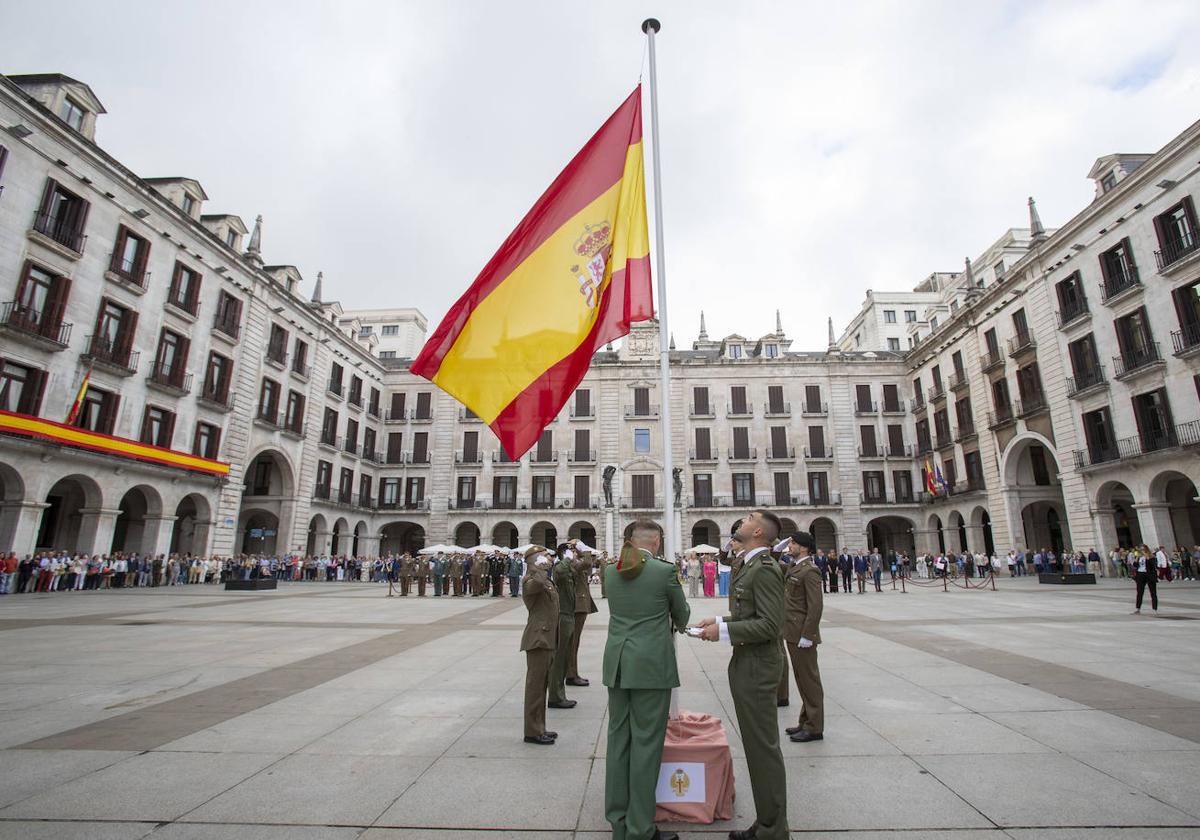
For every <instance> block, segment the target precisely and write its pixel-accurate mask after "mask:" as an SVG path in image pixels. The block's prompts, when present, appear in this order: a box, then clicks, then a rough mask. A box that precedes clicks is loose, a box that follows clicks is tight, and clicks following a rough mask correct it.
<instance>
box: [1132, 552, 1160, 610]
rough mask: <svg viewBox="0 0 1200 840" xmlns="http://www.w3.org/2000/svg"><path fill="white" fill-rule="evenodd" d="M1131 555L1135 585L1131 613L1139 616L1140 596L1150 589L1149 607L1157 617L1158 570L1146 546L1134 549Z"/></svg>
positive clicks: (1140, 607)
mask: <svg viewBox="0 0 1200 840" xmlns="http://www.w3.org/2000/svg"><path fill="white" fill-rule="evenodd" d="M1131 553H1132V554H1133V564H1132V567H1133V578H1134V581H1136V583H1137V599H1136V600H1135V601H1134V607H1133V613H1134V615H1139V614H1140V613H1141V612H1142V596H1143V595H1144V594H1145V592H1146V587H1150V606H1151V608H1152V609H1153V610H1154V613H1155V615H1157V614H1158V570H1157V569H1156V568H1155V559H1154V558H1153V557H1151V556H1150V549H1149V548H1147V547H1146V546H1142V547H1141V548H1140V549H1134V550H1133V552H1131Z"/></svg>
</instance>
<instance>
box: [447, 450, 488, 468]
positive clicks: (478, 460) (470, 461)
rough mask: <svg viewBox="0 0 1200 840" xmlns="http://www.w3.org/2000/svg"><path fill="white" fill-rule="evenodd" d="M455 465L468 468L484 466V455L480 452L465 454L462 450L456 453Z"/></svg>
mask: <svg viewBox="0 0 1200 840" xmlns="http://www.w3.org/2000/svg"><path fill="white" fill-rule="evenodd" d="M454 463H456V464H459V465H466V466H471V465H477V464H482V463H483V453H482V452H479V451H478V450H477V451H475V452H464V451H463V450H461V449H460V450H458V451H457V452H455V453H454Z"/></svg>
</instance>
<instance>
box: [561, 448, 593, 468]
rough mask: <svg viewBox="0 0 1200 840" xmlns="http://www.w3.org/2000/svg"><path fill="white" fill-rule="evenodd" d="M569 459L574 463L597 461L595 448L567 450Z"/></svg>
mask: <svg viewBox="0 0 1200 840" xmlns="http://www.w3.org/2000/svg"><path fill="white" fill-rule="evenodd" d="M567 460H568V462H569V463H572V464H594V463H596V450H595V449H571V450H568V451H567Z"/></svg>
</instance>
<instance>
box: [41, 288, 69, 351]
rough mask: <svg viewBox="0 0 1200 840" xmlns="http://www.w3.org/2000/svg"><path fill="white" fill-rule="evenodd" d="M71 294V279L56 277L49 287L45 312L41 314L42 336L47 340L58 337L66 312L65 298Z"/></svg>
mask: <svg viewBox="0 0 1200 840" xmlns="http://www.w3.org/2000/svg"><path fill="white" fill-rule="evenodd" d="M70 294H71V278H70V277H63V276H62V275H58V276H56V277H55V278H54V283H53V284H52V285H51V287H50V297H49V300H47V301H46V311H45V312H44V313H42V324H41V326H42V334H43V335H45V336H47V337H49V338H56V337H57V336H58V330H59V327H60V326H61V325H62V320H63V316H64V315H65V314H66V312H67V297H68V296H69V295H70Z"/></svg>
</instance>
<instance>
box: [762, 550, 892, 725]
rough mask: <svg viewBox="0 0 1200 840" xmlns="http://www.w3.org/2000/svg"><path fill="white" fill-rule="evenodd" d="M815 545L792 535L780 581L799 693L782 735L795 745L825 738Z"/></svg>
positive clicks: (786, 635)
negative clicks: (793, 720) (794, 715)
mask: <svg viewBox="0 0 1200 840" xmlns="http://www.w3.org/2000/svg"><path fill="white" fill-rule="evenodd" d="M815 545H816V543H815V542H814V540H813V538H812V535H811V534H808V533H806V532H804V531H797V532H796V533H795V534H792V537H791V539H790V540H788V543H787V552H788V554H790V555H791V556H792V558H793V563H792V565H791V566H790V567H789V568H788V570H787V573H786V577H785V578H784V614H785V618H784V625H783V639H784V641H785V642H786V644H787V652H788V658H789V659H790V660H791V663H792V673H793V674H794V675H795V677H796V690H797V691H799V692H800V720H799V722H798V723H797V724H796V725H795V726H790V727H788V728H787V729H785V730H784V732H786V733H787V735H788V736H789V737H790V738H791V739H792V740H793V741H796V742H797V743H804V742H806V741H820V740H822V739H824V737H825V689H824V688H823V687H822V685H821V670H820V668H819V667H818V666H817V645H819V644H821V610H822V607H823V600H822V594H821V575H820V572H819V571H817V567H816V566H814V565H813V562H812V551H813V548H814V547H815ZM876 554H878V552H876Z"/></svg>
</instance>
